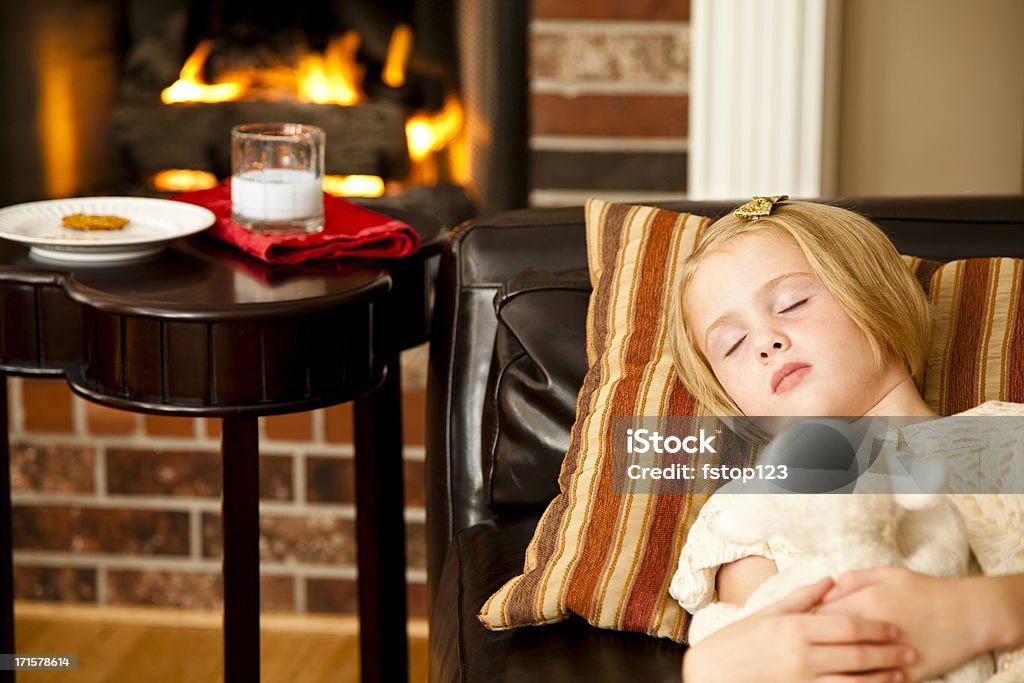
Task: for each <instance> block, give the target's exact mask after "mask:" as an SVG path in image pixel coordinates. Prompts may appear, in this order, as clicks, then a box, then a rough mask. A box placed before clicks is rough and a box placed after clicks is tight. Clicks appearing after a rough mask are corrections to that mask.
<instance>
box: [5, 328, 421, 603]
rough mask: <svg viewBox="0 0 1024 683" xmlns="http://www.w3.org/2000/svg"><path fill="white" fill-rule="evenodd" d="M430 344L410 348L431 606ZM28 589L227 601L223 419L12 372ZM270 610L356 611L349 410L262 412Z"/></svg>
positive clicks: (408, 434) (415, 584) (415, 509)
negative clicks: (155, 411) (124, 404)
mask: <svg viewBox="0 0 1024 683" xmlns="http://www.w3.org/2000/svg"><path fill="white" fill-rule="evenodd" d="M424 350H425V349H422V348H421V349H417V350H414V351H413V352H411V353H407V354H405V355H404V357H403V370H404V371H403V380H404V386H405V387H406V391H405V393H404V395H403V408H404V415H405V423H404V425H403V433H404V436H405V444H406V446H405V449H404V456H405V466H404V473H405V504H406V508H405V516H406V523H407V538H406V552H407V559H408V571H407V575H408V577H409V580H410V587H409V612H410V615H411V616H413V617H425V616H426V587H425V581H426V573H425V569H424V567H425V552H426V547H425V536H424V524H423V523H424V507H423V506H424V469H423V443H424V441H423V439H424V417H425V416H424V413H425V405H424V391H423V387H424V381H423V371H424V370H425V368H423V367H421V366H423V365H424V364H425V360H424V359H425V355H424V353H423V351H424ZM8 391H9V396H10V417H11V420H10V422H11V424H10V427H11V433H10V436H11V449H12V451H11V459H12V463H11V475H12V487H13V496H12V498H13V502H14V512H13V527H14V546H15V593H16V597H17V598H19V599H27V600H53V601H68V602H86V603H98V604H121V605H162V606H176V607H186V608H195V609H216V608H219V607H220V604H221V592H220V542H221V539H220V487H221V471H220V456H219V448H220V423H219V420H214V419H203V418H199V419H195V418H178V417H158V416H152V415H139V414H134V413H128V412H122V411H117V410H113V409H110V408H106V407H103V406H100V405H96V404H93V403H90V402H88V401H85V400H83V399H81V398H78V397H77V396H75V395H73V394H72V392H71V391H70V389H69V388H68V386H67V384H66V383H65V382H64V381H63V380H53V379H48V380H43V379H21V378H11V379H8ZM260 438H261V460H260V497H261V504H260V513H261V514H260V516H261V538H260V554H261V557H262V561H261V572H262V587H263V588H262V601H263V609H264V610H266V611H278V612H297V613H306V612H311V613H312V612H318V613H339V614H355V613H356V583H355V581H356V546H355V508H354V482H353V478H354V468H353V460H352V454H353V449H352V406H351V404H343V405H339V406H334V407H331V408H327V409H323V410H317V411H313V412H308V413H297V414H293V415H283V416H277V417H270V418H263V419H261V420H260Z"/></svg>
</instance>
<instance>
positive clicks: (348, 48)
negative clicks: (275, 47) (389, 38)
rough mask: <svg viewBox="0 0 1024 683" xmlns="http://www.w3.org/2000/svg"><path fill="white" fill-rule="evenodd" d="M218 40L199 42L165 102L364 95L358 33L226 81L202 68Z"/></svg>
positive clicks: (345, 99) (324, 99)
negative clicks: (212, 78)
mask: <svg viewBox="0 0 1024 683" xmlns="http://www.w3.org/2000/svg"><path fill="white" fill-rule="evenodd" d="M212 48H213V43H212V42H211V41H209V40H204V41H202V42H200V43H199V45H197V46H196V49H195V50H193V51H192V54H191V55H189V57H188V59H187V60H185V65H184V66H183V67H182V68H181V72H180V74H179V76H178V80H177V81H175V82H174V83H172V84H171V85H170V86H168V87H166V88H164V89H163V92H161V93H160V99H161V100H162V101H163V102H164V104H176V103H178V102H206V103H212V102H227V101H230V100H238V99H241V98H243V97H255V98H265V99H273V98H274V97H277V96H279V93H280V92H281V91H282V90H285V91H290V92H291V93H292V94H293V95H294V96H296V97H297V98H298V99H300V100H303V101H306V102H315V103H317V104H340V105H344V106H348V105H352V104H356V103H357V102H358V101H359V100H360V99H361V97H362V95H361V93H360V85H361V83H362V80H363V68H362V67H361V66H359V63H358V62H357V61H356V52H357V51H358V50H359V33H357V32H356V31H349V32H347V33H345V34H344V35H341V36H335V37H334V38H331V40H330V42H328V44H327V48H326V49H325V50H324V52H323V54H320V53H317V52H311V53H308V54H305V55H303V56H302V57H300V58H299V60H298V64H296V66H295V67H281V66H279V67H273V68H266V69H258V68H255V67H251V68H248V69H242V70H238V71H231V72H227V73H224V74H222V75H221V79H222V80H221V81H220V82H217V83H212V84H211V83H207V82H206V81H205V80H204V79H203V67H204V66H205V64H206V60H207V59H208V58H209V56H210V50H211V49H212Z"/></svg>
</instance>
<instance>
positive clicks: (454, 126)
mask: <svg viewBox="0 0 1024 683" xmlns="http://www.w3.org/2000/svg"><path fill="white" fill-rule="evenodd" d="M463 118H464V117H463V113H462V104H461V103H460V102H459V100H458V98H457V97H452V96H449V97H448V98H447V99H445V102H444V106H443V107H442V108H441V111H439V112H437V113H436V114H423V113H420V114H415V115H413V116H412V117H411V118H410V119H409V120H408V121H406V122H405V137H406V139H407V140H408V141H409V158H411V159H412V160H413V161H423V160H424V159H425V158H426V157H427V155H428V154H430V153H431V152H436V151H437V150H439V149H442V148H444V147H445V145H447V144H448V143H449V142H451V141H452V139H453V138H454V137H455V136H456V135H457V134H458V132H459V131H460V130H461V129H462V121H463Z"/></svg>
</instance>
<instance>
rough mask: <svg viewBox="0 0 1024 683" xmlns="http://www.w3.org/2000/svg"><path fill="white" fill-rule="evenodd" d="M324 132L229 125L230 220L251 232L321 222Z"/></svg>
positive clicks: (315, 228)
mask: <svg viewBox="0 0 1024 683" xmlns="http://www.w3.org/2000/svg"><path fill="white" fill-rule="evenodd" d="M324 137H325V136H324V131H323V129H322V128H317V127H316V126H307V125H305V124H302V123H246V124H243V125H241V126H235V127H234V128H232V129H231V219H232V220H233V221H235V222H236V223H239V224H240V225H243V226H245V227H246V228H248V229H249V230H252V231H253V232H307V233H308V232H319V231H321V230H323V226H324V200H323V189H322V185H323V176H324Z"/></svg>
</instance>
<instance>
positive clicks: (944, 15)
mask: <svg viewBox="0 0 1024 683" xmlns="http://www.w3.org/2000/svg"><path fill="white" fill-rule="evenodd" d="M842 25H843V28H842V58H841V95H840V121H839V141H838V143H839V145H838V146H839V160H838V188H837V190H838V193H839V194H840V195H846V196H863V195H912V194H949V193H976V194H981V193H1017V192H1024V40H1022V39H1021V30H1022V28H1024V2H1022V1H1021V0H845V2H844V3H843V24H842Z"/></svg>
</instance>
